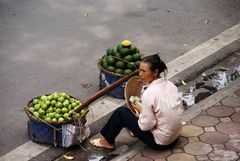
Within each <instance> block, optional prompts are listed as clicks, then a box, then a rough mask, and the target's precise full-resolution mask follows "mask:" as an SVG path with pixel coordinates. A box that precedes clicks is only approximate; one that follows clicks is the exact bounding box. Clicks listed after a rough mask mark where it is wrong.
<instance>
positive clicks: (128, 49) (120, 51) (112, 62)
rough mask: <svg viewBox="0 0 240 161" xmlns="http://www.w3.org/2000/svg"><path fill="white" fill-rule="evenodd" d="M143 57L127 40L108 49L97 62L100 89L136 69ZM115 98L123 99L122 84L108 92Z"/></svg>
mask: <svg viewBox="0 0 240 161" xmlns="http://www.w3.org/2000/svg"><path fill="white" fill-rule="evenodd" d="M143 56H144V55H143V54H141V53H140V50H139V49H138V48H137V47H136V46H135V45H133V44H132V43H131V41H129V40H124V41H122V43H121V44H119V45H117V47H116V48H109V49H107V52H106V54H105V55H104V56H102V57H101V58H100V60H99V62H98V67H99V69H100V76H99V79H100V83H99V84H100V89H102V88H105V87H106V86H109V85H110V84H112V83H114V82H115V81H117V80H119V79H121V78H122V77H124V76H127V75H129V74H131V73H132V72H134V71H135V70H137V69H138V67H139V65H140V61H141V59H142V57H143ZM109 94H110V95H112V96H113V97H115V98H120V99H123V98H124V84H122V85H121V86H119V87H117V88H115V89H113V90H112V91H110V92H109Z"/></svg>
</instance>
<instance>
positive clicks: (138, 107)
mask: <svg viewBox="0 0 240 161" xmlns="http://www.w3.org/2000/svg"><path fill="white" fill-rule="evenodd" d="M131 106H132V107H133V110H134V111H135V112H136V114H140V113H141V112H142V104H141V102H140V100H136V102H135V103H132V104H131Z"/></svg>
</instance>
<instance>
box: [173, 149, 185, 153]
mask: <svg viewBox="0 0 240 161" xmlns="http://www.w3.org/2000/svg"><path fill="white" fill-rule="evenodd" d="M172 152H173V153H184V151H183V149H182V148H174V149H173V150H172Z"/></svg>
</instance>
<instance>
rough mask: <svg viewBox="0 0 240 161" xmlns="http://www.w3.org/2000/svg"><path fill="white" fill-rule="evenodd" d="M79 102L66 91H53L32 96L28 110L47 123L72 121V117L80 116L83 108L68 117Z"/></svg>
mask: <svg viewBox="0 0 240 161" xmlns="http://www.w3.org/2000/svg"><path fill="white" fill-rule="evenodd" d="M81 104H82V102H81V101H79V100H77V99H75V98H73V97H71V96H70V95H68V94H66V93H57V92H54V93H52V94H49V95H42V96H39V97H37V98H34V99H33V100H32V102H31V103H30V104H29V107H28V110H29V111H30V112H31V114H32V115H33V116H34V117H37V118H41V119H43V120H45V121H46V122H48V123H64V122H69V121H72V120H73V117H81V114H83V113H84V109H82V110H81V111H80V113H77V114H76V115H73V116H71V117H70V114H71V113H72V112H73V111H74V110H75V109H77V108H78V107H79V106H80V105H81Z"/></svg>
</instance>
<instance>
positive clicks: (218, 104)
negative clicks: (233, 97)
mask: <svg viewBox="0 0 240 161" xmlns="http://www.w3.org/2000/svg"><path fill="white" fill-rule="evenodd" d="M214 106H222V103H221V102H218V103H216V104H215V105H214Z"/></svg>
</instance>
